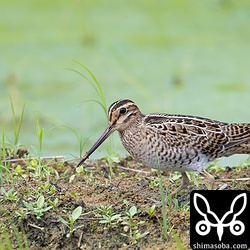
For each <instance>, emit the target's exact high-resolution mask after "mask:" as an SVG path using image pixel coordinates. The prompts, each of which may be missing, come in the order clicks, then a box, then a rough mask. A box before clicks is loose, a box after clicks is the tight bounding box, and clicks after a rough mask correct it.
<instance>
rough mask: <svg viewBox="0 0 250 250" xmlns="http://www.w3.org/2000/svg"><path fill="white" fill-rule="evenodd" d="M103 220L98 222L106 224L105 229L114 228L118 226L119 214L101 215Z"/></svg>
mask: <svg viewBox="0 0 250 250" xmlns="http://www.w3.org/2000/svg"><path fill="white" fill-rule="evenodd" d="M102 217H103V219H102V220H100V221H99V223H101V224H106V225H107V228H108V229H110V228H113V227H114V226H117V225H118V222H119V218H120V217H121V214H114V215H104V214H103V215H102Z"/></svg>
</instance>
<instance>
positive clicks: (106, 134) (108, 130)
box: [76, 124, 114, 167]
mask: <svg viewBox="0 0 250 250" xmlns="http://www.w3.org/2000/svg"><path fill="white" fill-rule="evenodd" d="M113 132H114V129H113V126H112V125H110V124H108V126H107V127H106V129H105V130H104V132H103V133H102V135H101V136H100V137H99V139H98V140H97V141H96V143H95V144H94V145H93V146H92V147H91V148H90V150H89V151H87V152H86V153H85V154H84V155H83V158H82V159H81V161H80V162H79V163H78V164H77V166H76V167H79V166H80V165H82V164H83V162H84V161H85V160H87V159H88V158H89V156H90V155H91V154H92V153H93V152H94V151H95V150H96V149H97V148H98V147H99V146H100V145H101V144H102V143H103V142H104V141H105V140H106V139H107V138H108V137H109V136H110V135H111V134H112V133H113Z"/></svg>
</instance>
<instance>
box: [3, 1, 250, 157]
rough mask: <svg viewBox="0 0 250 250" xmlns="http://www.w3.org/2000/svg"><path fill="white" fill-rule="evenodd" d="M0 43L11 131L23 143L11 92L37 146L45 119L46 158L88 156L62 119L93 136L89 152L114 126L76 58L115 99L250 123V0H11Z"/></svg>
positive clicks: (28, 139) (26, 133)
mask: <svg viewBox="0 0 250 250" xmlns="http://www.w3.org/2000/svg"><path fill="white" fill-rule="evenodd" d="M0 50H1V51H0V86H1V90H0V97H1V98H0V125H1V129H2V128H3V126H5V127H6V133H7V136H8V138H9V140H10V141H13V132H12V116H11V106H10V101H9V97H10V96H11V97H12V99H13V102H14V105H15V107H16V113H17V114H20V112H21V110H22V107H23V105H24V104H25V117H24V121H23V124H22V128H21V135H20V142H21V143H22V144H24V145H26V146H28V147H29V146H30V145H34V146H37V145H38V142H37V135H36V116H38V118H39V122H40V125H41V127H42V128H44V139H43V155H67V156H71V155H72V154H73V155H78V152H79V151H78V148H79V146H78V142H77V140H76V137H75V136H74V134H73V133H72V132H71V131H70V130H68V129H66V128H64V127H62V126H61V125H63V124H66V125H67V126H70V127H71V128H73V129H74V130H76V131H77V133H79V134H81V133H82V135H83V138H84V139H85V138H87V137H88V136H91V137H90V138H89V139H88V140H87V142H86V145H85V147H84V148H85V149H84V150H87V149H88V148H89V147H90V146H91V145H92V144H93V143H94V142H95V140H96V139H97V137H98V136H99V135H100V133H101V132H102V130H103V129H104V127H105V126H106V123H107V120H106V117H105V115H104V113H103V111H102V109H101V108H100V106H98V105H97V104H96V103H94V102H86V101H87V100H89V99H98V96H97V95H96V93H95V91H94V90H93V88H92V87H91V86H90V85H89V84H88V82H87V81H86V80H85V79H84V78H82V77H81V76H79V75H78V74H76V73H74V72H72V71H69V70H67V69H66V68H71V69H75V70H79V71H81V72H82V73H83V74H85V75H86V76H87V77H88V73H87V72H86V71H84V70H83V69H82V68H80V67H79V65H78V64H76V63H75V62H74V61H73V59H75V60H77V61H79V62H80V63H82V64H84V65H85V66H86V67H88V68H89V69H90V70H91V71H92V72H93V74H94V75H95V77H96V78H97V79H98V81H99V83H100V84H101V86H102V88H103V91H104V94H105V97H106V101H107V104H108V105H109V104H110V103H112V102H113V101H115V100H117V99H121V98H129V99H132V100H134V101H135V102H136V103H137V105H138V106H139V107H140V109H141V110H142V112H144V113H151V112H166V113H180V114H191V115H199V116H204V117H209V118H213V119H218V120H222V121H228V122H250V110H249V107H250V1H248V0H245V1H244V0H241V1H237V0H203V1H197V0H190V1H187V0H172V1H160V0H154V1H153V0H148V1H145V0H143V1H142V0H140V1H134V0H133V1H132V0H126V1H123V0H121V1H117V0H106V1H101V0H97V1H83V0H71V1H65V0H55V1H48V0H46V1H34V0H32V1H31V0H30V1H29V0H24V1H18V0H13V1H9V0H8V1H7V0H2V1H1V8H0ZM113 137H114V139H113V141H114V142H113V143H114V146H115V148H117V151H119V152H120V153H121V154H122V155H124V154H126V153H125V150H124V149H123V148H122V145H121V143H120V142H119V138H118V135H115V136H113ZM106 147H107V144H106ZM104 149H105V146H103V147H101V148H100V149H99V150H98V152H97V153H96V154H94V155H93V158H96V157H100V156H102V155H105V150H104ZM245 158H246V156H245ZM238 159H239V158H235V160H236V161H238ZM231 161H232V160H231Z"/></svg>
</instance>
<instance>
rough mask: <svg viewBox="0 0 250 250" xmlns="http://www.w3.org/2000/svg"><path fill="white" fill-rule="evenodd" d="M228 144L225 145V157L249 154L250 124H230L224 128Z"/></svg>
mask: <svg viewBox="0 0 250 250" xmlns="http://www.w3.org/2000/svg"><path fill="white" fill-rule="evenodd" d="M225 131H226V134H227V135H228V138H229V143H228V144H227V145H226V149H227V155H228V156H229V155H232V154H250V124H249V123H231V124H228V125H227V126H226V127H225Z"/></svg>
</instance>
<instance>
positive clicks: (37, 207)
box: [23, 195, 52, 219]
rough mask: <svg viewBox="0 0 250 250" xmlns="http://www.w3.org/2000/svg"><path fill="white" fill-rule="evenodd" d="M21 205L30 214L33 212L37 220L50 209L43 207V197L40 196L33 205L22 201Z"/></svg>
mask: <svg viewBox="0 0 250 250" xmlns="http://www.w3.org/2000/svg"><path fill="white" fill-rule="evenodd" d="M23 204H24V205H25V207H27V208H28V209H29V210H30V211H31V212H33V213H34V214H35V215H36V217H37V219H40V218H41V217H42V215H43V214H44V212H46V211H48V210H50V209H51V208H52V206H48V207H45V202H44V196H43V195H41V196H40V197H39V198H38V199H37V201H36V202H34V203H28V202H26V201H23Z"/></svg>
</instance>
